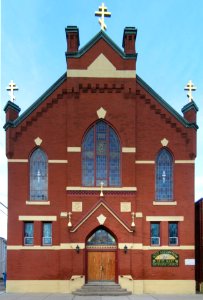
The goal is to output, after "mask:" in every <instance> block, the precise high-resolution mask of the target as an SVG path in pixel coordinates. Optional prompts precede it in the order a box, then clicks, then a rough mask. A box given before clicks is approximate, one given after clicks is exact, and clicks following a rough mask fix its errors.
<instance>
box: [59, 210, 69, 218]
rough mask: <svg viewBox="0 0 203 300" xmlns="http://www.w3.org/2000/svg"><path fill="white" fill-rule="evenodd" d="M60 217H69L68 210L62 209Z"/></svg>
mask: <svg viewBox="0 0 203 300" xmlns="http://www.w3.org/2000/svg"><path fill="white" fill-rule="evenodd" d="M60 217H61V218H67V217H68V213H67V212H66V211H62V212H61V213H60Z"/></svg>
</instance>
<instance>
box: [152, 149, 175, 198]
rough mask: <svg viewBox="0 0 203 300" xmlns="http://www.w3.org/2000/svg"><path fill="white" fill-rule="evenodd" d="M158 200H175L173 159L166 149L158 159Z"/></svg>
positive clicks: (160, 152)
mask: <svg viewBox="0 0 203 300" xmlns="http://www.w3.org/2000/svg"><path fill="white" fill-rule="evenodd" d="M156 200H158V201H170V200H173V157H172V155H171V153H170V152H169V151H168V150H167V149H165V148H163V149H161V150H160V151H159V153H158V156H157V159H156Z"/></svg>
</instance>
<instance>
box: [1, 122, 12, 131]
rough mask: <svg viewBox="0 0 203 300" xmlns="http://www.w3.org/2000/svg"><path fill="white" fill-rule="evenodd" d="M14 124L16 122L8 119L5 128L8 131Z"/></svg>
mask: <svg viewBox="0 0 203 300" xmlns="http://www.w3.org/2000/svg"><path fill="white" fill-rule="evenodd" d="M13 124H14V122H13V121H7V122H6V124H5V125H4V126H3V128H4V129H5V131H6V130H7V129H8V128H9V127H14V126H13Z"/></svg>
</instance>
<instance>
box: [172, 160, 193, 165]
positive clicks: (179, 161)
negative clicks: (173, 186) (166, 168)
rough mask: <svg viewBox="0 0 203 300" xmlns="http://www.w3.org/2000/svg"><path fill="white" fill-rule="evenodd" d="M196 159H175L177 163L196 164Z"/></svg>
mask: <svg viewBox="0 0 203 300" xmlns="http://www.w3.org/2000/svg"><path fill="white" fill-rule="evenodd" d="M194 163H195V160H175V164H194Z"/></svg>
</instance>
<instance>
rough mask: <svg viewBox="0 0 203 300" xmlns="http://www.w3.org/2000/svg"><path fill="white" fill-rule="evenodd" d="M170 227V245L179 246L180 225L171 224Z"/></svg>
mask: <svg viewBox="0 0 203 300" xmlns="http://www.w3.org/2000/svg"><path fill="white" fill-rule="evenodd" d="M168 226H169V245H178V223H177V222H170V223H169V224H168Z"/></svg>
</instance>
